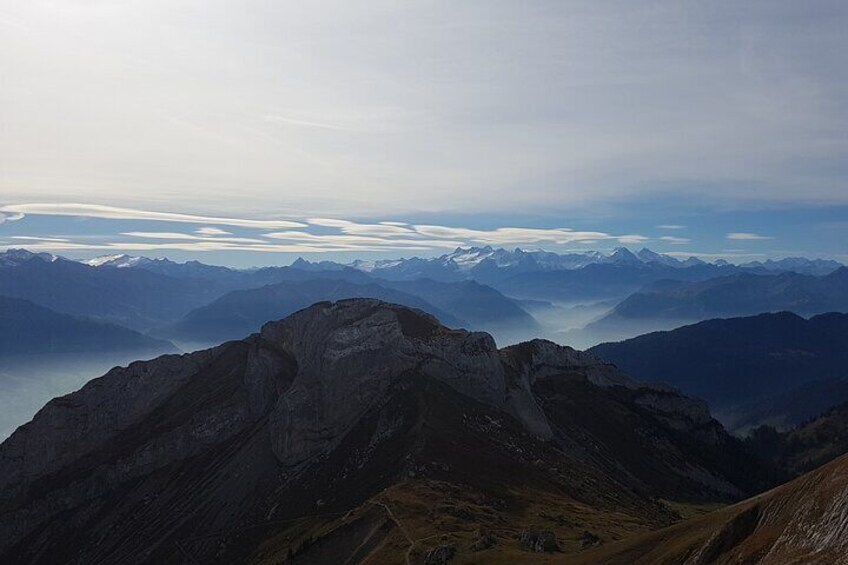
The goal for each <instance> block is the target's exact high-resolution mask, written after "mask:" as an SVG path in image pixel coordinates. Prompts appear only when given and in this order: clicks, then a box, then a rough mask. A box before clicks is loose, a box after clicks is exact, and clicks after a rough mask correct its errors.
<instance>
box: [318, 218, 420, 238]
mask: <svg viewBox="0 0 848 565" xmlns="http://www.w3.org/2000/svg"><path fill="white" fill-rule="evenodd" d="M308 222H309V224H310V225H313V226H320V227H325V228H338V229H339V230H341V231H342V233H348V234H360V235H373V236H395V237H410V236H412V237H414V236H415V235H416V233H415V231H414V230H412V229H410V228H408V227H406V226H407V224H404V223H402V222H379V223H376V224H360V223H356V222H352V221H350V220H339V219H335V218H310V219H309V220H308Z"/></svg>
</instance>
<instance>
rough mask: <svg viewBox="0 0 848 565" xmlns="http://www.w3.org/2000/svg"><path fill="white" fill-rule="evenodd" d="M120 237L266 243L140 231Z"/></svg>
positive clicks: (252, 241) (252, 239) (256, 240)
mask: <svg viewBox="0 0 848 565" xmlns="http://www.w3.org/2000/svg"><path fill="white" fill-rule="evenodd" d="M121 235H125V236H127V237H137V238H142V239H170V240H184V241H212V242H219V243H266V242H265V241H263V240H261V239H254V238H249V237H201V236H199V235H193V234H190V233H179V232H140V231H131V232H121Z"/></svg>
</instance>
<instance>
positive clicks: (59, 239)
mask: <svg viewBox="0 0 848 565" xmlns="http://www.w3.org/2000/svg"><path fill="white" fill-rule="evenodd" d="M11 239H14V240H15V241H53V242H57V243H66V242H69V241H71V240H70V239H67V238H64V237H39V236H32V235H13V236H12V238H11Z"/></svg>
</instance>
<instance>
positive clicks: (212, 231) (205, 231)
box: [194, 226, 233, 235]
mask: <svg viewBox="0 0 848 565" xmlns="http://www.w3.org/2000/svg"><path fill="white" fill-rule="evenodd" d="M194 233H196V234H197V235H233V232H229V231H227V230H222V229H221V228H213V227H208V226H207V227H204V228H200V229H197V230H194Z"/></svg>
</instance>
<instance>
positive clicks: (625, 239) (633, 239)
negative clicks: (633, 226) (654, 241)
mask: <svg viewBox="0 0 848 565" xmlns="http://www.w3.org/2000/svg"><path fill="white" fill-rule="evenodd" d="M616 239H617V240H618V242H619V243H623V244H625V245H635V244H638V243H645V242H646V241H648V240H649V238H647V237H645V236H643V235H622V236H619V237H617V238H616Z"/></svg>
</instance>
